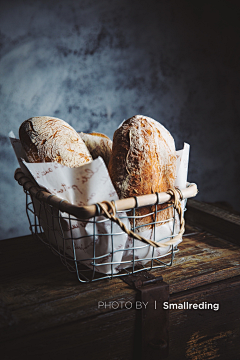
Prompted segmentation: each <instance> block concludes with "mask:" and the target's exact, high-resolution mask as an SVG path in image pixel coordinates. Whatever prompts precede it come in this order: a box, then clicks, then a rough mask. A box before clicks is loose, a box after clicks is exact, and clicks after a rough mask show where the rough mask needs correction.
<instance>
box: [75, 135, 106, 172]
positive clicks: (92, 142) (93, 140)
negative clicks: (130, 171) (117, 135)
mask: <svg viewBox="0 0 240 360" xmlns="http://www.w3.org/2000/svg"><path fill="white" fill-rule="evenodd" d="M79 135H80V136H81V138H82V140H83V141H84V143H85V145H86V146H87V148H88V150H89V152H90V154H91V155H92V158H93V159H96V158H97V157H98V156H101V157H102V158H103V160H104V162H105V164H106V166H108V163H109V160H110V156H111V153H112V140H110V139H109V137H108V136H107V135H104V134H101V133H97V132H93V133H90V134H85V133H83V132H80V133H79Z"/></svg>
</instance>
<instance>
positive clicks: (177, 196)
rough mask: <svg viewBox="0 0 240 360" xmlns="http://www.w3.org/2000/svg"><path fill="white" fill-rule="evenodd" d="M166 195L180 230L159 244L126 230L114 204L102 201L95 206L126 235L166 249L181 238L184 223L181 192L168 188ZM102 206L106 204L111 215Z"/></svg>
mask: <svg viewBox="0 0 240 360" xmlns="http://www.w3.org/2000/svg"><path fill="white" fill-rule="evenodd" d="M166 193H167V194H169V195H170V196H171V200H170V201H172V203H173V206H174V208H175V209H176V210H177V212H178V215H179V219H180V230H179V233H178V234H177V235H176V236H174V237H173V238H172V239H170V240H168V241H165V242H159V243H158V242H156V241H153V240H150V239H146V238H145V237H143V236H140V235H139V234H136V233H135V232H133V231H132V230H129V229H128V228H127V226H126V225H125V224H124V223H123V222H122V221H121V220H120V219H119V218H118V217H117V216H116V206H115V203H114V202H112V201H111V202H110V201H103V202H102V203H97V204H98V206H99V207H100V208H101V210H102V211H103V213H104V215H105V216H106V217H107V218H108V219H110V220H111V221H114V222H115V223H116V224H118V225H119V226H120V228H121V229H122V230H123V231H124V232H125V233H127V234H128V235H130V236H132V237H134V238H135V239H137V240H140V241H143V242H144V243H147V244H149V245H152V246H154V247H167V246H170V245H174V244H175V243H176V241H177V240H179V239H180V238H181V237H182V235H183V233H184V231H185V221H184V217H183V210H182V206H181V200H183V195H182V192H181V190H179V189H177V188H170V189H169V190H167V191H166ZM103 204H106V205H107V206H108V207H109V211H111V212H112V213H111V214H110V212H109V211H108V210H107V209H106V207H105V206H103Z"/></svg>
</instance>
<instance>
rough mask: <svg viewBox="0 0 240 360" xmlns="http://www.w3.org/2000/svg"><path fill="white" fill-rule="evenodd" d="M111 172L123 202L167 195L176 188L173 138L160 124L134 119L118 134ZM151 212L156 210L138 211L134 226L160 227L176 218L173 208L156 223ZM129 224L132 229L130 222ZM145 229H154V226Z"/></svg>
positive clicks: (160, 213) (141, 117) (158, 217)
mask: <svg viewBox="0 0 240 360" xmlns="http://www.w3.org/2000/svg"><path fill="white" fill-rule="evenodd" d="M108 169H109V174H110V177H111V179H112V182H113V185H114V186H115V189H116V191H117V193H118V196H119V198H120V199H123V198H128V197H132V196H140V195H146V194H152V193H155V192H164V191H166V190H168V189H169V188H171V187H173V186H174V182H175V177H176V154H175V143H174V140H173V137H172V136H171V134H170V133H169V131H168V130H167V129H166V128H165V127H164V126H162V125H161V124H159V123H158V122H157V121H155V120H153V119H151V118H149V117H147V116H143V115H135V116H133V117H132V118H130V119H128V120H126V121H124V122H123V123H122V124H121V125H120V127H119V128H118V129H117V130H116V131H115V133H114V136H113V148H112V156H111V158H110V162H109V167H108ZM164 208H167V205H165V204H164V205H158V210H161V209H164ZM151 212H154V206H153V207H144V208H140V209H139V210H137V211H136V216H137V218H136V222H135V225H136V226H142V225H144V224H150V223H153V222H154V221H159V223H157V224H156V226H159V225H161V224H162V223H164V222H165V221H166V220H168V219H170V218H171V217H172V215H173V211H172V208H168V209H166V210H164V211H161V212H159V213H158V215H157V218H156V219H155V215H150V213H151ZM129 214H130V215H132V212H130V213H129ZM148 214H149V215H148ZM130 223H131V225H133V221H132V219H131V218H130ZM145 228H150V229H152V228H153V225H147V227H145ZM137 231H138V230H137Z"/></svg>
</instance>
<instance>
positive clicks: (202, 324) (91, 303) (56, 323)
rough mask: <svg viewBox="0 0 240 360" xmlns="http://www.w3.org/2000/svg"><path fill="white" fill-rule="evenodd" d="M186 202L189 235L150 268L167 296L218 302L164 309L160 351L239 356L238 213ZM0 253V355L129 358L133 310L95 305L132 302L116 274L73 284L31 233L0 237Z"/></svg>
mask: <svg viewBox="0 0 240 360" xmlns="http://www.w3.org/2000/svg"><path fill="white" fill-rule="evenodd" d="M188 208H189V210H188V212H187V213H188V217H187V229H186V234H191V235H187V236H185V237H184V241H183V242H182V243H181V244H180V245H179V249H180V252H179V253H178V254H177V255H176V258H175V260H174V265H173V266H172V267H171V268H167V269H164V270H161V269H160V270H159V269H158V270H157V271H154V275H156V276H159V275H162V276H163V279H164V281H165V282H167V283H168V284H169V287H170V301H171V303H178V304H180V303H184V302H189V303H200V302H207V303H218V304H219V305H220V309H219V310H218V311H214V310H199V309H198V310H186V309H185V310H184V309H183V310H179V309H177V310H170V311H169V312H170V315H169V316H170V354H169V357H168V359H169V360H175V359H176V360H182V359H188V360H206V359H218V360H219V359H223V360H226V359H227V360H231V359H234V360H236V359H240V266H239V262H240V240H238V239H239V237H238V231H237V230H238V229H239V227H240V225H239V224H240V221H239V219H240V217H239V216H237V215H233V214H231V213H229V212H227V211H225V210H219V209H218V208H215V207H213V206H210V205H207V204H202V203H198V202H196V201H189V205H188ZM224 211H225V212H224ZM223 212H224V214H223ZM222 215H224V216H223V218H222ZM211 216H212V217H213V218H214V217H215V218H217V219H218V220H217V222H218V221H219V223H221V226H222V224H223V223H224V221H225V227H224V229H225V228H226V227H227V226H229V228H232V227H233V228H234V227H235V230H234V231H233V232H232V233H231V231H230V235H229V232H227V235H226V234H224V236H225V237H228V240H231V242H230V241H227V240H224V239H222V238H220V237H219V236H216V235H214V233H218V232H219V230H218V227H217V226H216V224H215V222H214V221H215V220H214V219H213V218H212V220H211V221H209V218H210V219H211ZM204 218H205V220H204ZM198 220H199V221H198ZM199 223H200V227H199ZM196 225H197V227H196ZM231 226H232V227H231ZM204 228H206V229H207V230H205V229H204ZM232 241H234V242H235V243H233V242H232ZM0 256H1V261H0V269H1V270H0V271H1V295H0V312H1V316H0V329H1V336H0V348H1V350H0V359H2V360H5V359H6V360H9V359H34V360H36V359H45V360H46V359H66V360H68V359H82V360H84V359H88V360H90V359H98V360H101V359H102V360H103V359H104V360H108V359H111V360H114V359H116V360H121V359H122V360H128V359H129V360H130V359H133V358H134V356H133V355H134V348H133V339H134V331H135V320H136V313H137V310H135V309H133V308H132V309H126V308H124V307H123V308H122V309H121V308H118V309H113V308H110V307H106V308H104V307H101V308H99V306H98V304H99V303H98V302H99V301H103V302H106V303H110V302H113V301H117V302H118V301H123V302H127V301H130V302H132V303H134V301H135V296H136V292H135V290H133V289H131V288H130V287H129V286H128V285H127V284H125V283H124V282H123V281H122V280H121V279H114V280H101V281H97V282H95V283H92V284H81V283H79V282H78V280H77V277H76V275H75V274H73V273H70V272H69V271H67V269H66V268H65V267H64V266H63V265H62V264H61V262H60V260H59V258H57V257H56V256H54V255H53V254H52V253H51V252H50V251H49V250H48V249H47V248H46V247H45V245H44V244H42V243H41V242H38V241H36V240H35V239H33V237H32V236H31V235H29V236H23V237H19V238H14V239H8V240H3V241H1V242H0Z"/></svg>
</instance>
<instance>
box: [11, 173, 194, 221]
mask: <svg viewBox="0 0 240 360" xmlns="http://www.w3.org/2000/svg"><path fill="white" fill-rule="evenodd" d="M14 178H15V180H16V181H17V182H18V183H19V185H21V186H22V187H23V188H24V190H25V191H28V192H29V193H30V195H31V196H34V197H35V198H36V199H38V200H39V201H43V202H45V203H47V204H49V205H51V206H53V207H54V208H56V209H58V210H60V211H62V212H66V213H68V214H70V215H72V216H75V217H76V218H81V219H89V218H91V217H94V216H97V215H101V214H103V211H100V213H99V206H97V204H93V205H86V206H78V205H73V204H71V203H70V202H68V201H67V200H64V199H61V198H59V197H58V196H57V195H53V194H51V193H50V192H49V191H47V190H46V189H45V188H43V187H41V186H40V185H39V184H38V183H37V182H36V181H35V180H34V178H33V177H32V176H31V174H30V173H29V174H28V175H26V174H25V173H24V172H23V170H22V169H21V168H17V169H16V170H15V173H14ZM181 193H182V199H188V198H192V197H195V196H196V195H197V193H198V189H197V185H196V184H195V183H187V187H186V188H185V189H181ZM170 200H171V195H170V194H168V193H166V192H161V193H154V194H147V195H139V196H135V197H130V198H126V199H121V200H116V201H114V203H115V207H116V210H117V211H125V210H131V209H134V208H136V207H142V206H152V205H156V204H157V205H158V204H164V203H166V202H169V201H170ZM102 204H103V206H104V207H105V208H106V210H107V205H106V204H105V203H104V201H103V203H102Z"/></svg>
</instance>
